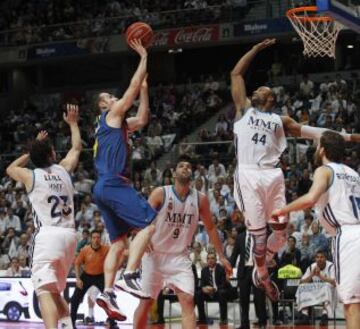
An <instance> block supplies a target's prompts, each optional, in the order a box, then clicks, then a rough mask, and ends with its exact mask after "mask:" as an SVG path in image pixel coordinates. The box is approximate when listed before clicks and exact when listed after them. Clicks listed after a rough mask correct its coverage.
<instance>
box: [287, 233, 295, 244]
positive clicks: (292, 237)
mask: <svg viewBox="0 0 360 329" xmlns="http://www.w3.org/2000/svg"><path fill="white" fill-rule="evenodd" d="M289 240H293V241H294V242H295V243H296V238H295V237H294V236H292V235H290V236H289V237H288V241H289Z"/></svg>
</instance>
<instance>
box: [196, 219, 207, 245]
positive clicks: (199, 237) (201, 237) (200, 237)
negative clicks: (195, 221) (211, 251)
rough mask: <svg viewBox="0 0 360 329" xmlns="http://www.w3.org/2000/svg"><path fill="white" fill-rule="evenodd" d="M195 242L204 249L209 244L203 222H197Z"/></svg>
mask: <svg viewBox="0 0 360 329" xmlns="http://www.w3.org/2000/svg"><path fill="white" fill-rule="evenodd" d="M195 241H196V242H199V243H200V244H201V246H202V247H204V248H206V246H207V245H208V244H209V235H208V233H207V231H206V230H205V227H204V224H203V222H199V232H198V233H197V234H196V235H195Z"/></svg>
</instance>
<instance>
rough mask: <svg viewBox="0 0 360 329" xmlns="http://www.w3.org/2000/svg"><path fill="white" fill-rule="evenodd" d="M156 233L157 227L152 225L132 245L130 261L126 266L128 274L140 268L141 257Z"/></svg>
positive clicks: (143, 230) (141, 232) (138, 234)
mask: <svg viewBox="0 0 360 329" xmlns="http://www.w3.org/2000/svg"><path fill="white" fill-rule="evenodd" d="M154 232H155V225H153V224H150V225H149V226H147V227H146V228H144V229H142V230H141V231H140V232H138V233H137V234H136V236H135V238H134V240H133V241H132V242H131V244H130V248H129V259H128V262H127V266H126V271H127V272H135V271H136V269H138V268H139V266H140V261H141V257H142V256H143V254H144V252H145V250H146V247H147V246H148V244H149V242H150V239H151V237H152V236H153V234H154Z"/></svg>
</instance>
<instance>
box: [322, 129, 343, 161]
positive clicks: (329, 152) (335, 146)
mask: <svg viewBox="0 0 360 329" xmlns="http://www.w3.org/2000/svg"><path fill="white" fill-rule="evenodd" d="M320 147H323V148H324V151H325V156H326V157H327V158H328V160H329V161H332V162H341V161H342V159H343V157H344V150H345V140H344V138H343V137H342V136H341V135H340V134H338V133H336V132H334V131H330V130H327V131H325V132H323V133H322V135H321V138H320Z"/></svg>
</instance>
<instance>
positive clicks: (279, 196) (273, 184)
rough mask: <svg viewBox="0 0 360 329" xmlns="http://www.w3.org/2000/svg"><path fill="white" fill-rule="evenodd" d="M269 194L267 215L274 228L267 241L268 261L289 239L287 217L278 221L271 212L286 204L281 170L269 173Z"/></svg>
mask: <svg viewBox="0 0 360 329" xmlns="http://www.w3.org/2000/svg"><path fill="white" fill-rule="evenodd" d="M268 179H269V183H268V186H269V188H268V194H267V200H266V211H267V213H266V217H267V218H268V223H269V225H270V227H271V229H272V233H271V234H270V236H269V238H268V241H267V250H266V262H267V263H269V262H270V261H271V260H272V259H273V257H274V255H275V254H276V253H277V252H278V251H279V250H281V249H282V248H283V247H284V246H285V244H286V241H287V233H286V226H287V218H285V217H282V218H279V219H278V220H277V221H276V220H272V219H271V213H272V211H273V210H275V209H281V208H283V207H284V206H285V205H286V199H285V182H284V175H283V173H282V171H281V170H275V171H274V173H272V174H269V178H268Z"/></svg>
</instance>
